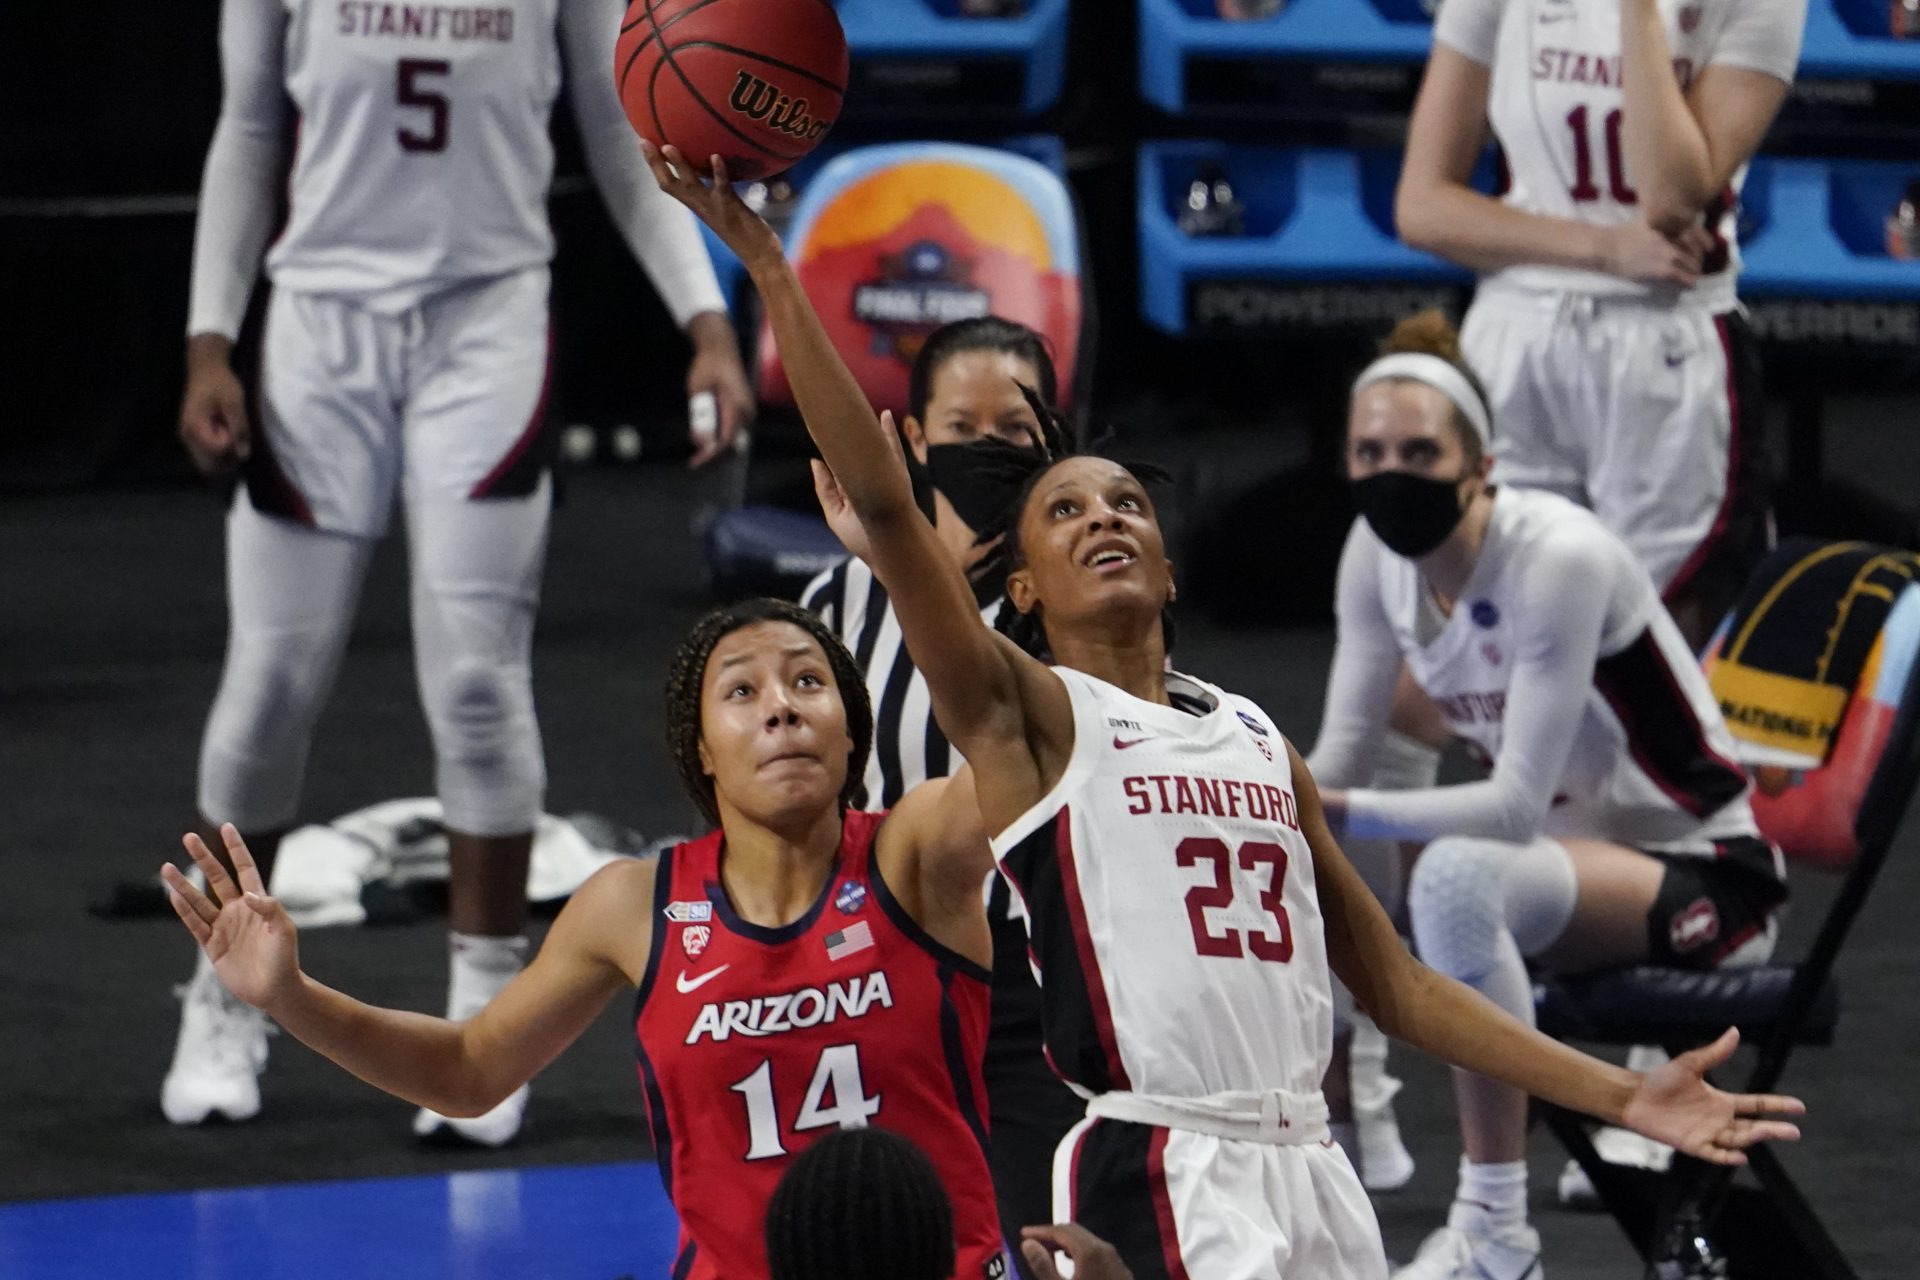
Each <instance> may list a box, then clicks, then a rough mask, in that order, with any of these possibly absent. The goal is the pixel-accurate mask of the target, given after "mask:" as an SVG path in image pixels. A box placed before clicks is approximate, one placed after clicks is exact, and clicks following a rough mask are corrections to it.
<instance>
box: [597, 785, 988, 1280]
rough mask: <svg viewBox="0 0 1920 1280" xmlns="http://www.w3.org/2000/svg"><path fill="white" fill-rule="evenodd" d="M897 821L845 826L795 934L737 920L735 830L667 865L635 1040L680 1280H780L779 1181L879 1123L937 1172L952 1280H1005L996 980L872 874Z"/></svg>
mask: <svg viewBox="0 0 1920 1280" xmlns="http://www.w3.org/2000/svg"><path fill="white" fill-rule="evenodd" d="M884 819H885V815H884V814H878V813H861V812H858V811H853V812H849V813H848V814H847V815H846V820H845V822H844V824H843V826H842V829H841V837H840V854H839V860H838V862H837V863H836V865H835V867H834V870H833V873H832V874H831V875H830V876H829V877H828V879H827V882H826V884H825V886H824V887H823V888H822V889H821V891H820V897H819V898H818V899H817V900H816V901H815V902H814V904H813V906H812V907H810V908H809V909H808V910H807V912H806V914H804V915H802V916H801V917H800V918H799V919H798V920H795V921H793V922H792V923H791V924H788V925H785V926H782V927H780V928H769V927H767V926H763V925H756V924H753V923H751V922H749V921H747V920H743V919H741V918H740V917H739V916H738V915H737V914H736V913H735V912H734V910H733V908H732V906H731V905H730V901H729V899H728V897H727V892H726V889H725V888H724V887H723V886H722V884H721V880H720V862H721V858H722V856H723V844H722V841H721V836H720V833H719V832H717V831H716V832H714V833H712V834H711V835H708V836H706V837H705V838H703V839H700V840H695V841H691V842H689V843H687V844H682V845H678V846H676V847H675V848H674V849H673V850H672V851H671V852H670V853H668V854H667V855H665V856H664V857H662V858H661V859H660V870H659V875H658V878H657V880H656V881H655V903H654V908H655V913H654V925H653V927H654V934H653V951H652V954H651V956H650V957H649V959H648V962H647V974H646V977H645V979H644V980H643V982H642V984H641V987H640V994H639V998H638V1002H637V1010H636V1014H635V1025H634V1029H635V1034H636V1036H637V1039H638V1043H639V1069H640V1081H641V1086H642V1088H643V1090H644V1091H645V1094H646V1102H647V1122H648V1125H649V1127H650V1128H651V1129H652V1132H653V1146H654V1152H655V1155H656V1158H657V1159H658V1160H659V1163H660V1175H661V1179H662V1181H663V1182H665V1184H666V1189H667V1195H668V1197H669V1198H670V1199H672V1201H673V1203H674V1207H675V1208H676V1209H677V1210H678V1211H679V1214H680V1222H681V1236H680V1248H679V1254H678V1257H677V1259H676V1262H675V1265H674V1267H673V1275H674V1276H675V1277H676V1280H756V1278H757V1277H763V1276H765V1275H766V1274H767V1254H766V1243H765V1236H764V1234H763V1232H762V1230H761V1221H762V1219H763V1218H764V1216H765V1214H766V1208H767V1202H768V1200H769V1199H771V1198H772V1195H773V1189H774V1187H775V1185H776V1184H777V1183H778V1182H779V1181H780V1175H781V1174H782V1173H784V1172H785V1171H786V1168H787V1166H788V1164H789V1163H791V1161H792V1158H793V1157H794V1156H795V1155H798V1154H799V1153H800V1152H801V1151H803V1150H804V1149H805V1148H806V1146H807V1145H808V1144H809V1143H811V1142H813V1141H814V1140H815V1139H817V1138H819V1137H820V1136H822V1135H823V1134H826V1133H829V1132H831V1131H833V1130H834V1129H844V1128H858V1127H861V1126H864V1125H876V1126H879V1127H880V1128H884V1129H891V1130H893V1131H894V1132H896V1133H899V1134H903V1135H905V1136H906V1137H908V1138H910V1139H912V1140H913V1141H914V1142H915V1143H916V1144H918V1145H919V1147H920V1148H921V1149H922V1150H923V1151H925V1152H926V1154H927V1157H928V1158H929V1159H930V1160H932V1161H933V1165H934V1168H935V1169H937V1170H938V1171H939V1174H940V1180H941V1182H942V1183H943V1184H944V1185H945V1187H946V1189H947V1195H948V1197H949V1198H950V1199H951V1200H952V1201H953V1220H954V1241H955V1244H956V1246H957V1248H958V1259H957V1267H958V1269H957V1270H956V1271H955V1272H954V1275H955V1278H956V1280H1003V1277H1004V1276H1005V1275H1006V1274H1007V1271H1006V1267H1007V1262H1006V1257H1005V1251H1004V1246H1003V1245H1002V1243H1001V1237H1000V1228H999V1223H998V1216H997V1214H996V1212H995V1209H994V1199H993V1181H992V1176H991V1175H990V1174H989V1173H988V1171H987V1157H986V1142H987V1129H986V1116H985V1111H986V1091H985V1088H984V1086H983V1085H982V1083H981V1077H980V1064H981V1055H982V1053H983V1052H984V1049H985V1044H986V1034H987V1002H988V992H989V982H990V975H989V974H988V973H987V971H986V969H985V968H984V967H982V966H980V965H977V964H974V963H973V962H971V961H969V960H967V959H966V958H965V957H963V956H960V955H957V954H956V953H954V952H952V951H950V950H948V949H947V948H946V947H944V946H942V945H941V944H940V943H938V942H936V941H935V940H933V939H932V938H930V937H929V936H928V935H927V934H926V933H925V932H923V931H922V930H921V928H920V927H919V925H918V924H917V923H915V922H914V920H913V918H912V917H911V916H909V915H908V914H907V912H906V910H905V909H904V908H903V907H902V906H901V905H900V903H899V902H898V901H897V900H896V899H895V898H894V896H893V894H892V892H891V891H890V890H889V889H888V887H887V884H886V881H885V880H883V879H882V878H881V876H880V874H879V869H878V867H877V866H876V865H875V860H874V857H873V845H874V836H875V834H876V833H877V832H878V831H879V829H880V824H881V822H882V821H883V820H884ZM873 1229H874V1230H876V1231H884V1230H887V1229H888V1228H887V1224H885V1223H875V1224H873Z"/></svg>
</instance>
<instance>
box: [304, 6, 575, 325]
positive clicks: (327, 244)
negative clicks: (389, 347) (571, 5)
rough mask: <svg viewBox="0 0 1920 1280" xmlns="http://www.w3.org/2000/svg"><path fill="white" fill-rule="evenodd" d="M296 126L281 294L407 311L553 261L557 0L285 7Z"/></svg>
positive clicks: (559, 76) (558, 70)
mask: <svg viewBox="0 0 1920 1280" xmlns="http://www.w3.org/2000/svg"><path fill="white" fill-rule="evenodd" d="M283 2H284V5H285V9H286V17H287V29H286V85H287V92H288V94H289V95H290V96H291V98H292V100H293V103H294V107H295V109H296V111H297V112H298V114H299V130H298V134H297V136H296V141H295V150H294V156H293V175H292V179H291V190H290V200H291V210H290V212H289V214H288V219H287V225H286V229H285V230H284V231H283V232H282V234H281V236H280V238H279V240H278V241H276V242H275V244H274V246H273V248H272V250H271V252H270V253H269V254H268V255H267V271H268V274H269V275H270V276H271V278H272V279H273V281H274V283H275V284H278V285H281V286H283V287H285V288H290V289H296V290H300V291H303V292H308V293H324V294H336V295H348V296H352V297H355V298H357V299H359V300H361V301H362V302H363V303H364V304H365V305H367V306H370V307H372V308H374V309H377V310H391V311H400V310H404V309H405V308H407V307H410V306H412V305H414V304H415V303H416V302H418V301H419V300H420V299H421V298H423V297H425V296H427V295H428V294H431V293H433V292H435V291H437V290H438V289H440V288H442V287H445V286H446V285H448V284H452V283H456V282H461V281H468V280H474V279H479V278H484V277H488V276H497V275H504V274H506V273H508V272H512V271H517V270H520V269H522V268H525V267H529V266H535V265H540V264H544V263H545V262H547V261H548V260H549V259H550V258H551V257H552V256H553V233H552V231H551V230H550V229H549V227H548V225H547V213H546V198H547V186H548V183H549V181H550V180H551V178H552V175H553V145H552V142H551V141H550V139H549V137H548V134H547V120H548V115H549V113H550V111H551V109H552V106H553V101H554V98H555V96H556V95H557V94H558V92H559V88H560V79H561V68H560V49H559V43H558V39H557V36H556V33H555V22H556V18H557V11H558V6H559V4H560V3H561V0H494V2H493V3H487V4H481V5H440V4H412V3H402V2H400V0H343V2H340V3H320V2H319V0H283Z"/></svg>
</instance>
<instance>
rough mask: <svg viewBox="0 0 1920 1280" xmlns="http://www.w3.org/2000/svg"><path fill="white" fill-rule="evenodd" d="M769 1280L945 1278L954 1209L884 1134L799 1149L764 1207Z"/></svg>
mask: <svg viewBox="0 0 1920 1280" xmlns="http://www.w3.org/2000/svg"><path fill="white" fill-rule="evenodd" d="M766 1233H767V1260H768V1263H769V1269H770V1272H771V1275H772V1280H829V1278H830V1277H831V1278H832V1280H947V1278H948V1277H949V1276H951V1275H953V1266H954V1247H953V1204H952V1202H951V1201H949V1200H948V1199H947V1192H946V1188H945V1187H943V1186H941V1185H940V1175H939V1174H938V1173H936V1172H935V1171H934V1168H933V1162H932V1161H931V1160H929V1159H927V1157H926V1155H925V1153H923V1152H922V1151H921V1150H920V1148H918V1147H916V1146H914V1145H913V1143H911V1142H909V1141H908V1140H907V1139H905V1138H903V1137H901V1136H900V1135H899V1134H897V1133H889V1132H888V1131H886V1130H885V1129H841V1130H837V1131H835V1132H833V1133H829V1134H827V1135H826V1136H825V1137H823V1138H821V1139H820V1140H819V1141H818V1142H816V1143H814V1144H813V1145H812V1146H810V1147H808V1148H807V1149H806V1150H805V1151H803V1152H801V1153H800V1155H799V1158H798V1159H796V1160H795V1161H794V1162H793V1164H792V1165H791V1166H790V1167H789V1168H788V1169H787V1171H786V1173H785V1174H784V1175H783V1176H782V1177H781V1179H780V1185H779V1186H777V1187H775V1188H774V1190H773V1198H772V1199H771V1200H770V1201H768V1202H767V1225H766Z"/></svg>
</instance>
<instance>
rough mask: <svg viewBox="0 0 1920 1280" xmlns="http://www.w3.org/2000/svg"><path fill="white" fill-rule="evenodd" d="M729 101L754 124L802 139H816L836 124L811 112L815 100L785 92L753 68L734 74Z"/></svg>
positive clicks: (810, 140) (805, 140) (728, 102)
mask: <svg viewBox="0 0 1920 1280" xmlns="http://www.w3.org/2000/svg"><path fill="white" fill-rule="evenodd" d="M727 105H728V106H730V107H732V108H733V109H734V110H735V111H738V112H739V113H740V114H741V115H743V116H745V117H746V118H747V119H749V120H751V121H753V122H754V123H755V124H764V125H766V127H767V128H769V129H774V130H777V131H778V132H780V133H784V134H786V135H787V136H788V137H790V138H797V139H799V140H800V141H802V142H813V141H815V140H816V139H818V138H819V137H820V136H821V135H822V134H824V133H825V132H826V131H827V130H828V129H831V128H832V127H833V121H831V120H822V119H820V118H818V117H816V116H815V115H813V114H812V104H811V103H810V102H808V101H807V100H806V99H805V98H800V97H796V96H794V95H793V94H790V93H786V92H784V91H782V90H781V88H780V86H779V85H776V84H769V83H768V82H767V81H765V80H762V79H761V78H760V77H759V76H756V75H754V74H753V73H752V72H750V71H742V72H740V74H739V75H738V76H737V77H735V79H734V82H733V93H732V95H731V96H729V97H728V99H727Z"/></svg>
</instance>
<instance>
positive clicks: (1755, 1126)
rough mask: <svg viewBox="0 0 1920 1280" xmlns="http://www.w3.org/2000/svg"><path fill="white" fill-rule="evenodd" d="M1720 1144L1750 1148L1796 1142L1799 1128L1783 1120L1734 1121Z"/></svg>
mask: <svg viewBox="0 0 1920 1280" xmlns="http://www.w3.org/2000/svg"><path fill="white" fill-rule="evenodd" d="M1720 1140H1721V1142H1722V1144H1723V1145H1725V1146H1729V1147H1743V1148H1744V1147H1751V1146H1753V1145H1754V1144H1755V1143H1757V1142H1798V1141H1800V1126H1799V1125H1797V1124H1789V1123H1787V1122H1786V1121H1785V1120H1735V1121H1734V1122H1733V1123H1732V1124H1731V1125H1728V1126H1727V1132H1725V1133H1724V1134H1722V1136H1721V1139H1720Z"/></svg>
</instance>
